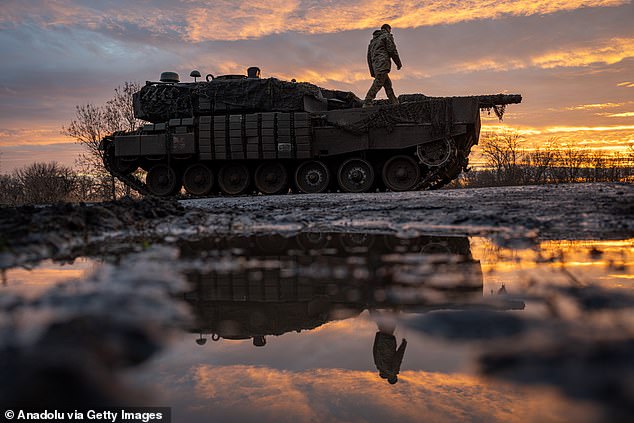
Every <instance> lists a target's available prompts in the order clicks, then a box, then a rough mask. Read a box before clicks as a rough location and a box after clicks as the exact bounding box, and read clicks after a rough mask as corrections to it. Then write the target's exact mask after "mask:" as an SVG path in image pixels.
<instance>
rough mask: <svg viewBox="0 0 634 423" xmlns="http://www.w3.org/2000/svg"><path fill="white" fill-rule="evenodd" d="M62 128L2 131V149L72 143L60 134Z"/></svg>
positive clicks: (0, 142) (0, 130) (0, 133)
mask: <svg viewBox="0 0 634 423" xmlns="http://www.w3.org/2000/svg"><path fill="white" fill-rule="evenodd" d="M60 131H61V127H60V126H41V127H38V128H18V129H0V147H3V146H14V145H46V144H58V143H68V142H72V139H71V138H69V137H67V136H65V135H62V134H61V133H60Z"/></svg>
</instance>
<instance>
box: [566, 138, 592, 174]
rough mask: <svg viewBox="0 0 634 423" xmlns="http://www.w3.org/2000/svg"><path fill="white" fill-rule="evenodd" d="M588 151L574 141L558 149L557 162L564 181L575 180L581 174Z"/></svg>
mask: <svg viewBox="0 0 634 423" xmlns="http://www.w3.org/2000/svg"><path fill="white" fill-rule="evenodd" d="M587 157H588V152H587V151H585V150H584V149H581V148H579V147H578V146H577V145H576V144H575V143H574V142H571V143H569V144H568V145H567V146H566V147H565V148H562V149H561V150H559V162H560V164H561V167H562V170H563V172H564V180H565V181H566V182H576V181H577V179H578V178H579V177H580V176H581V168H582V167H583V166H584V165H585V164H586V163H587V161H588V159H587Z"/></svg>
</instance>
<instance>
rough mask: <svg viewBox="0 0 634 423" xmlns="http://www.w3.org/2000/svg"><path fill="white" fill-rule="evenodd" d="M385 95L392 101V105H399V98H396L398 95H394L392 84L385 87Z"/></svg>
mask: <svg viewBox="0 0 634 423" xmlns="http://www.w3.org/2000/svg"><path fill="white" fill-rule="evenodd" d="M385 94H387V98H388V99H389V100H390V103H392V104H398V98H397V97H396V94H394V90H393V89H392V84H390V85H389V86H387V85H386V86H385Z"/></svg>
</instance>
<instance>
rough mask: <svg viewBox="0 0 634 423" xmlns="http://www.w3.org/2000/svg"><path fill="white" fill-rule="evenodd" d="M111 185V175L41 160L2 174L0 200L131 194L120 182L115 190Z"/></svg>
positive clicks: (59, 199) (13, 202)
mask: <svg viewBox="0 0 634 423" xmlns="http://www.w3.org/2000/svg"><path fill="white" fill-rule="evenodd" d="M112 187H113V185H112V181H111V178H110V177H109V175H99V174H95V175H85V174H81V173H79V172H78V171H77V170H75V169H73V168H71V167H67V166H63V165H61V164H59V163H56V162H50V163H39V162H38V163H33V164H30V165H27V166H24V167H22V168H20V169H16V170H15V171H13V172H12V173H11V174H8V175H0V204H1V205H6V206H19V205H36V204H51V203H58V202H80V201H85V202H90V201H106V200H111V199H113V198H116V197H120V196H122V195H125V194H129V190H127V189H126V187H124V186H122V185H120V184H119V183H117V184H116V185H115V192H114V193H113V191H112V189H113V188H112ZM113 194H114V195H113Z"/></svg>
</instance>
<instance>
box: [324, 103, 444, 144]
mask: <svg viewBox="0 0 634 423" xmlns="http://www.w3.org/2000/svg"><path fill="white" fill-rule="evenodd" d="M401 97H402V96H401ZM329 123H330V124H333V125H334V126H336V127H338V128H341V129H343V130H345V131H347V132H350V133H353V134H363V133H367V132H368V130H369V129H370V128H386V129H387V131H388V132H392V130H393V129H394V126H395V125H397V124H429V123H431V128H432V135H448V134H449V131H450V130H451V126H452V124H453V110H452V101H451V98H450V97H448V98H427V99H425V100H424V101H411V102H402V103H401V104H398V105H385V106H383V107H380V108H378V109H377V110H376V112H374V113H372V114H370V115H369V116H368V117H367V118H365V119H363V120H360V121H357V122H353V123H345V124H341V123H337V122H329Z"/></svg>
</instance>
